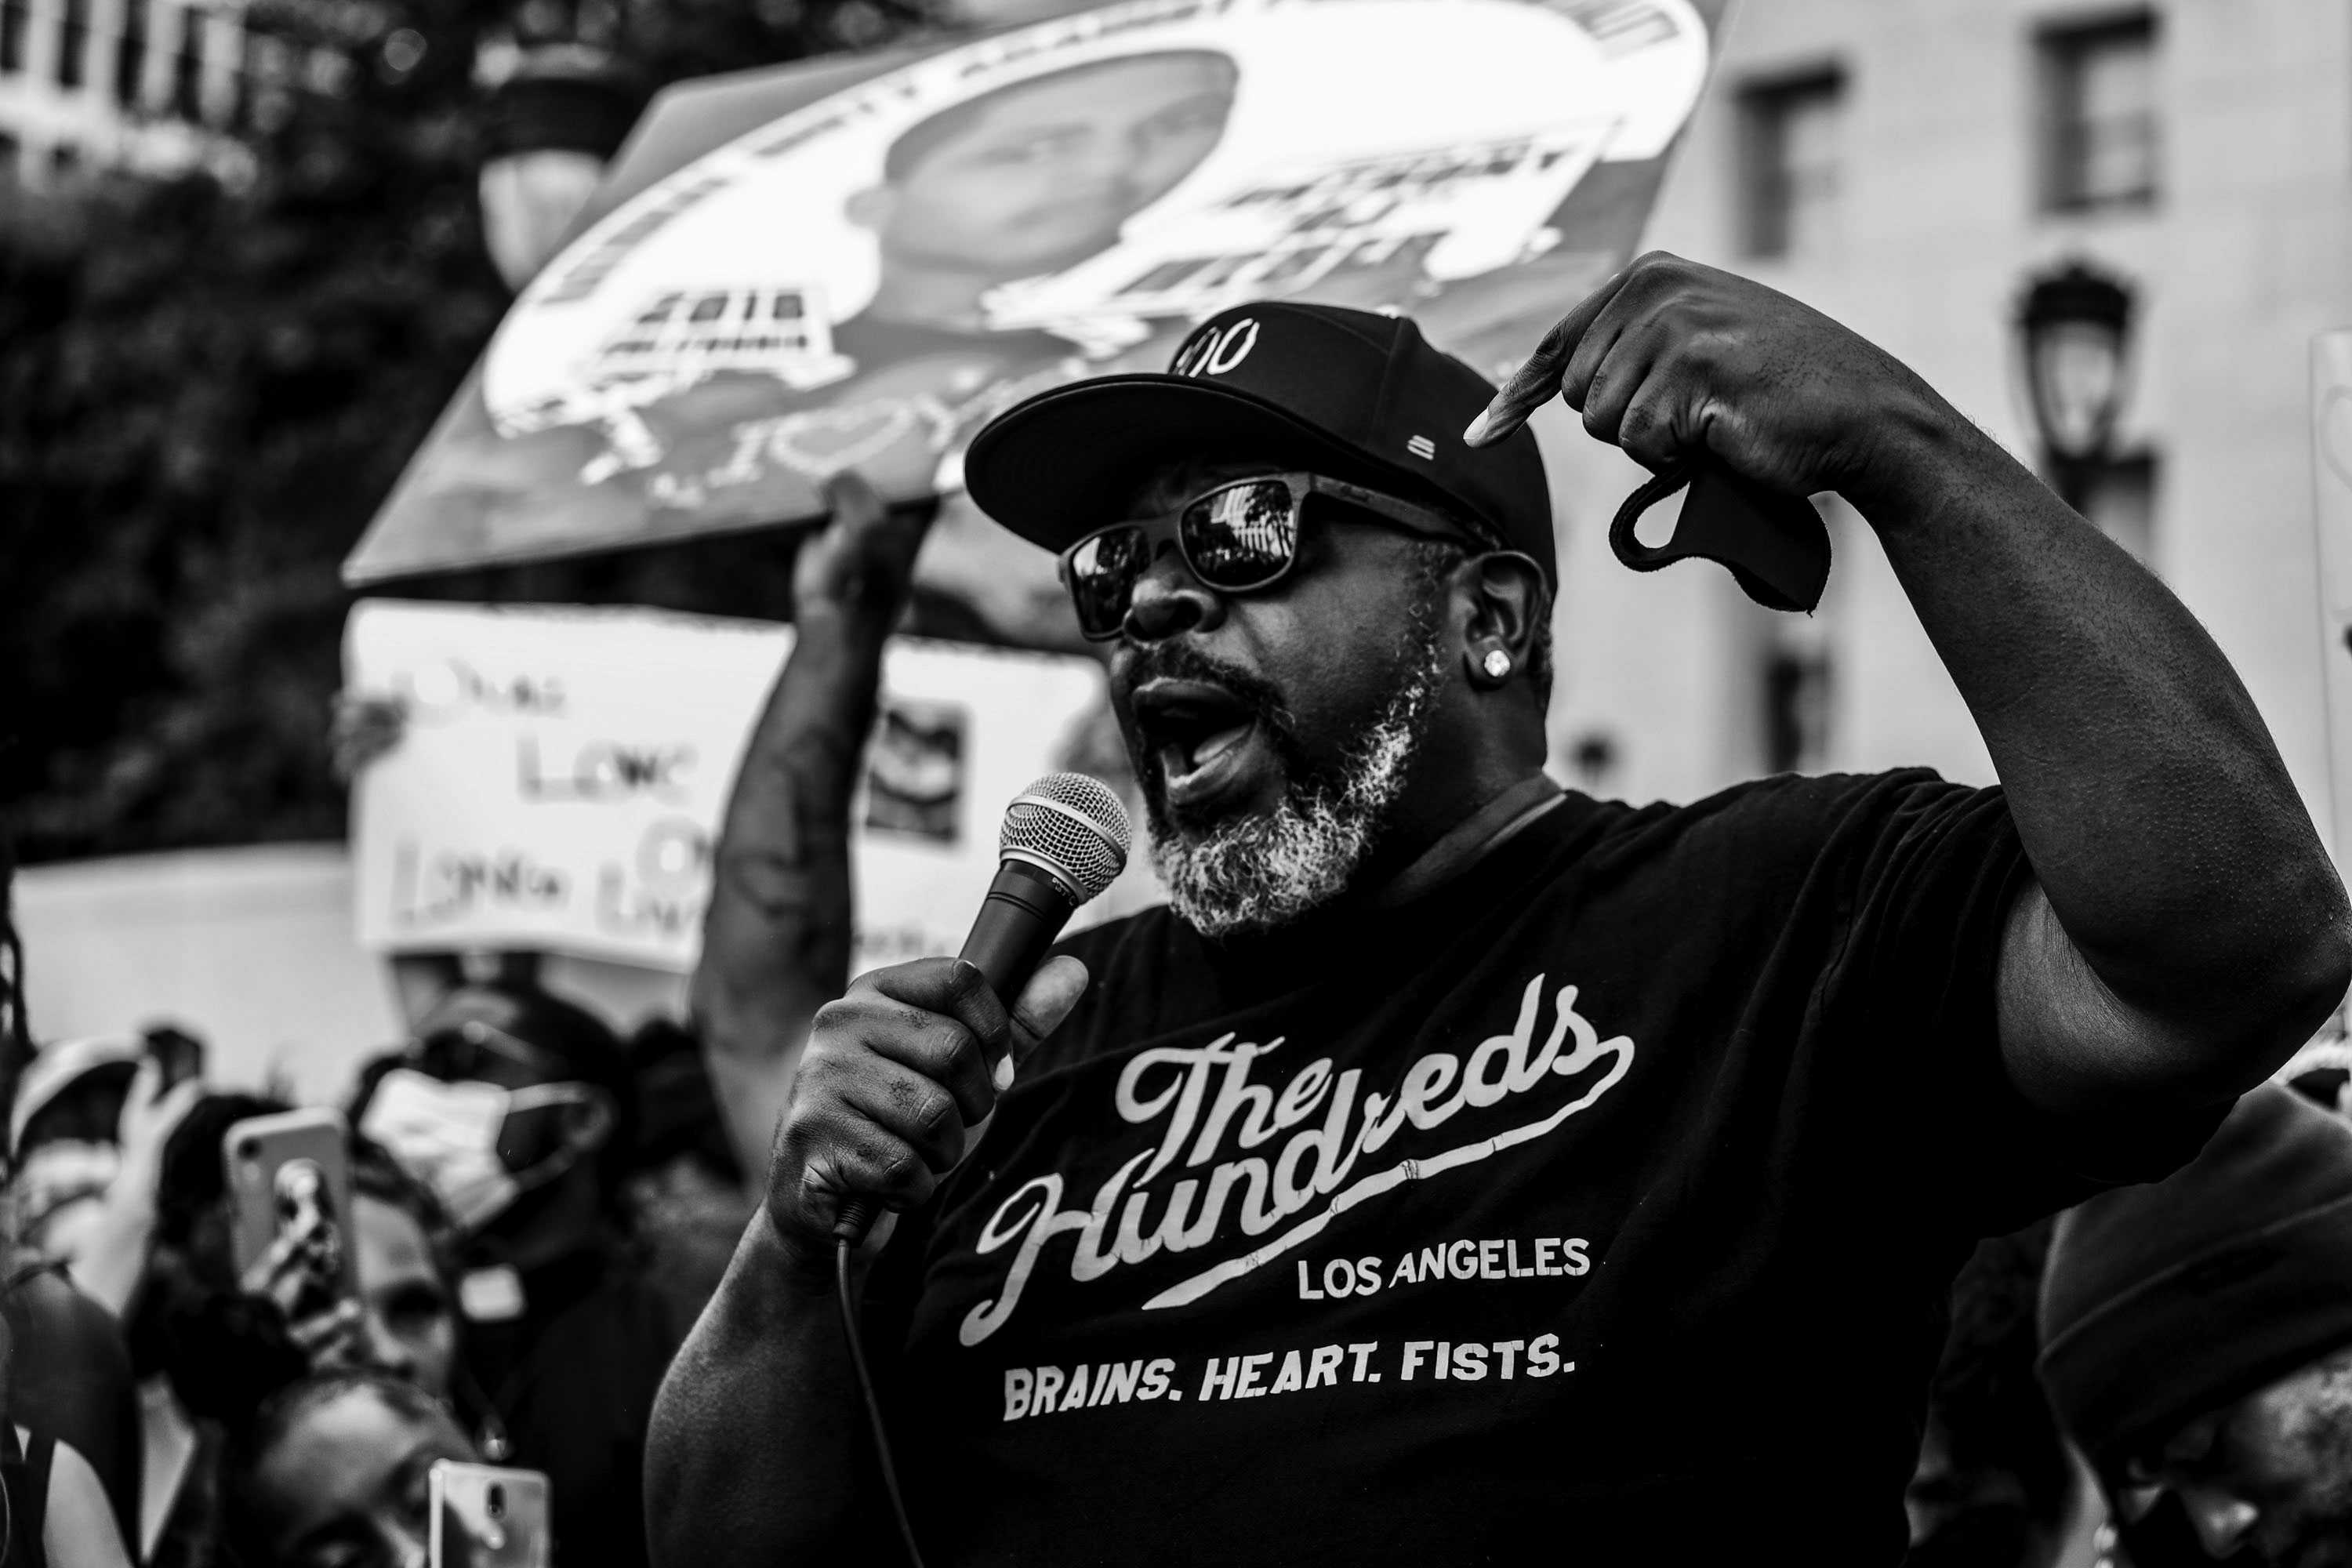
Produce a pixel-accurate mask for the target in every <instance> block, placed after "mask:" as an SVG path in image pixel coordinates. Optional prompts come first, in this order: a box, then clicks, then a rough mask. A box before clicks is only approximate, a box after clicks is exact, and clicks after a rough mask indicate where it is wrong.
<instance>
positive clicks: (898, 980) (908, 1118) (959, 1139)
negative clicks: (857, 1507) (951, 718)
mask: <svg viewBox="0 0 2352 1568" xmlns="http://www.w3.org/2000/svg"><path fill="white" fill-rule="evenodd" d="M999 844H1000V847H1001V848H1002V850H1003V857H1004V858H1003V864H1002V865H1001V866H1000V867H999V868H998V870H997V874H996V879H995V881H994V882H993V883H992V885H991V887H990V889H989V893H988V898H987V900H986V901H985V902H984V903H983V904H982V909H981V912H980V915H979V917H978V918H977V919H976V920H975V921H973V923H972V930H971V937H970V938H969V939H968V940H967V941H966V942H965V943H964V950H963V954H962V956H961V957H959V958H924V959H917V960H915V961H914V962H912V963H900V964H893V965H891V966H890V967H888V968H886V969H877V970H876V971H874V972H873V973H868V974H864V975H861V976H859V977H858V978H857V979H856V981H854V982H852V983H851V984H850V987H849V990H848V993H847V994H845V995H844V996H842V997H841V998H840V999H839V1000H837V1001H835V1002H831V1003H828V1004H826V1005H824V1007H822V1008H820V1009H818V1011H817V1015H816V1018H815V1021H814V1025H813V1026H811V1028H810V1031H809V1042H808V1047H807V1050H806V1052H805V1053H804V1055H803V1058H802V1061H801V1069H800V1075H799V1078H798V1079H797V1081H796V1082H795V1083H794V1085H793V1099H792V1103H791V1105H790V1106H789V1107H788V1108H787V1109H786V1110H785V1112H784V1119H783V1122H782V1126H781V1127H780V1128H779V1130H778V1131H777V1136H776V1143H775V1152H774V1155H773V1158H772V1163H771V1165H770V1168H769V1174H768V1198H767V1203H768V1210H769V1215H770V1217H771V1219H772V1222H773V1223H774V1225H775V1227H776V1230H777V1233H778V1235H779V1236H780V1237H782V1239H783V1240H785V1241H786V1242H787V1243H788V1244H790V1245H791V1246H792V1247H793V1250H794V1251H795V1252H796V1253H798V1254H800V1255H801V1256H803V1258H806V1260H807V1261H808V1264H809V1265H810V1267H811V1269H812V1271H814V1269H815V1268H817V1267H818V1266H819V1265H820V1264H821V1263H822V1262H823V1261H825V1260H829V1258H830V1256H831V1253H832V1249H833V1244H834V1241H835V1237H843V1236H847V1237H858V1236H861V1235H862V1236H863V1237H864V1241H865V1247H866V1250H867V1251H871V1250H873V1249H875V1248H877V1247H879V1246H880V1245H881V1243H882V1241H883V1240H884V1239H885V1238H886V1237H887V1235H888V1232H889V1227H890V1218H889V1216H888V1215H883V1216H882V1218H881V1223H879V1224H877V1225H874V1226H872V1228H871V1229H870V1230H868V1229H867V1228H866V1221H867V1220H869V1219H871V1218H872V1217H873V1215H874V1214H875V1212H876V1210H877V1208H882V1209H890V1210H899V1209H905V1208H909V1207H912V1206H914V1205H918V1204H920V1203H921V1202H923V1201H924V1200H925V1199H926V1198H928V1197H929V1195H930V1193H931V1189H932V1188H933V1187H934V1186H935V1185H936V1184H938V1182H939V1179H940V1177H942V1176H944V1175H946V1174H947V1173H949V1172H950V1171H951V1170H953V1169H954V1168H955V1167H956V1165H957V1164H958V1163H960V1162H961V1160H962V1158H963V1156H964V1154H965V1152H967V1151H968V1150H969V1149H970V1148H971V1145H972V1144H973V1143H975V1142H978V1139H979V1134H980V1132H981V1131H982V1128H983V1126H984V1124H985V1123H986V1121H987V1120H988V1117H989V1116H990V1114H991V1113H992V1111H993V1110H995V1108H996V1099H997V1096H998V1095H999V1094H1000V1093H1001V1092H1002V1091H1003V1089H1004V1088H1005V1087H1006V1086H1007V1085H1009V1084H1010V1083H1011V1081H1012V1069H1013V1064H1015V1063H1017V1062H1018V1061H1020V1060H1022V1059H1023V1058H1025V1057H1026V1056H1027V1055H1028V1054H1029V1052H1030V1051H1031V1050H1032V1049H1034V1047H1035V1046H1036V1044H1037V1042H1038V1041H1040V1040H1042V1039H1044V1038H1045V1037H1046V1036H1047V1035H1049V1034H1051V1033H1052V1032H1053V1031H1054V1029H1055V1026H1058V1025H1059V1024H1060V1023H1061V1021H1062V1020H1063V1018H1065V1017H1066V1016H1068V1014H1069V1012H1070V1009H1071V1008H1072V1007H1074V1006H1076V1005H1077V1000H1078V998H1079V996H1080V995H1081V994H1084V992H1085V990H1086V986H1087V973H1086V967H1085V966H1084V965H1083V964H1081V963H1078V962H1077V961H1076V959H1071V958H1058V959H1055V960H1053V961H1052V962H1050V963H1043V964H1042V965H1041V964H1040V962H1039V961H1040V960H1041V959H1043V958H1044V957H1045V951H1046V949H1047V948H1048V947H1050V946H1051V945H1052V944H1053V942H1054V939H1055V937H1056V936H1057V935H1058V934H1059V933H1060V931H1061V929H1062V926H1063V923H1064V922H1065V921H1067V920H1068V919H1069V917H1070V916H1071V915H1072V914H1073V913H1075V912H1076V910H1077V908H1078V906H1079V905H1081V904H1083V903H1085V902H1086V901H1087V900H1089V899H1092V898H1094V897H1096V896H1097V894H1099V893H1100V892H1101V891H1102V890H1103V889H1105V888H1107V887H1108V886H1109V885H1110V883H1111V880H1112V879H1113V878H1115V877H1117V876H1118V872H1119V870H1120V868H1122V867H1123V866H1124V865H1125V864H1126V859H1127V847H1128V825H1127V816H1126V813H1125V812H1124V811H1123V810H1122V809H1121V808H1120V806H1119V804H1118V798H1117V797H1116V796H1115V795H1112V794H1111V792H1110V791H1109V790H1108V789H1107V788H1105V787H1104V786H1103V785H1102V784H1098V783H1097V782H1096V781H1095V780H1093V779H1090V778H1087V777H1085V776H1084V775H1082V774H1076V773H1055V774H1050V775H1048V776H1047V777H1045V778H1043V779H1040V780H1038V781H1037V782H1036V783H1035V784H1031V785H1030V786H1029V787H1028V788H1027V789H1025V790H1024V791H1023V792H1022V793H1021V795H1020V796H1019V797H1018V798H1016V799H1015V800H1014V801H1013V805H1012V806H1011V808H1010V809H1009V810H1008V811H1007V812H1006V814H1005V818H1004V827H1003V833H1002V835H1001V836H1000V838H999Z"/></svg>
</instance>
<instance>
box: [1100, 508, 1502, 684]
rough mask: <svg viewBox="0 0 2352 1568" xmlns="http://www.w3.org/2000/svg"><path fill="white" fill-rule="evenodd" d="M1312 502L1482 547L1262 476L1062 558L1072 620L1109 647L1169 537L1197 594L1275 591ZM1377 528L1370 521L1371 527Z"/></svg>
mask: <svg viewBox="0 0 2352 1568" xmlns="http://www.w3.org/2000/svg"><path fill="white" fill-rule="evenodd" d="M1310 495H1326V496H1329V497H1330V498H1331V499H1332V500H1339V501H1345V502H1346V503H1347V504H1348V505H1349V506H1351V507H1354V508H1355V509H1356V510H1359V511H1360V512H1365V513H1368V514H1370V515H1369V516H1368V517H1367V519H1366V520H1365V521H1374V522H1375V526H1386V527H1390V528H1393V529H1395V530H1396V531H1398V532H1400V533H1410V534H1412V535H1414V536H1416V537H1418V538H1422V539H1437V540H1443V541H1444V542H1447V543H1449V544H1459V545H1461V546H1463V547H1464V548H1465V549H1484V548H1486V545H1485V544H1484V543H1483V542H1481V541H1478V540H1475V539H1472V538H1470V537H1468V536H1467V535H1466V534H1465V532H1464V531H1463V530H1462V528H1461V527H1460V526H1459V525H1457V524H1455V523H1454V522H1453V521H1451V520H1449V519H1448V518H1447V517H1446V516H1445V515H1444V513H1442V512H1438V511H1434V510H1431V509H1430V508H1428V507H1423V506H1415V505H1414V504H1413V503H1412V502H1411V501H1403V500H1397V499H1396V498H1395V497H1393V496H1384V495H1382V494H1381V493H1380V492H1379V491H1378V490H1368V489H1363V488H1362V487H1361V486H1359V485H1350V484H1345V483H1343V482H1341V481H1340V480H1338V479H1325V478H1324V477H1323V476H1322V475H1320V474H1305V473H1293V474H1264V475H1260V476H1259V477H1257V478H1255V479H1235V480H1234V481H1232V482H1231V483H1229V484H1222V485H1219V486H1217V487H1216V488H1215V489H1211V490H1203V491H1202V493H1201V494H1199V495H1197V496H1194V497H1193V498H1192V500H1189V501H1187V502H1185V503H1184V504H1183V505H1182V506H1181V507H1179V508H1178V509H1177V510H1175V511H1173V512H1171V513H1169V514H1168V515H1167V516H1165V517H1155V518H1146V519H1143V520H1140V521H1134V522H1115V523H1112V524H1111V525H1110V526H1109V527H1108V528H1099V529H1097V530H1096V531H1094V532H1092V533H1089V534H1087V536H1086V537H1085V538H1084V539H1081V540H1079V541H1078V542H1076V544H1073V545H1071V546H1070V547H1069V548H1068V549H1067V550H1065V551H1063V552H1062V565H1061V572H1062V586H1064V587H1065V588H1067V589H1068V590H1069V591H1070V603H1071V604H1072V605H1075V606H1076V609H1077V612H1078V629H1079V630H1080V631H1081V632H1083V633H1085V634H1086V636H1087V639H1088V640H1089V641H1092V642H1108V641H1109V640H1110V639H1111V638H1113V637H1117V636H1118V634H1119V628H1120V627H1121V626H1124V625H1125V624H1126V621H1127V612H1128V607H1129V605H1131V604H1132V603H1133V602H1134V598H1135V584H1137V582H1139V580H1140V579H1141V578H1142V576H1143V574H1144V573H1145V572H1146V571H1148V570H1150V566H1151V562H1152V558H1153V557H1154V556H1156V555H1157V554H1159V552H1160V546H1161V545H1162V544H1165V543H1166V542H1168V541H1169V540H1171V539H1173V540H1174V541H1175V542H1176V548H1177V550H1178V551H1179V552H1181V554H1182V555H1183V557H1184V564H1185V565H1186V566H1189V567H1190V568H1192V575H1193V576H1194V577H1197V578H1198V579H1200V581H1201V584H1202V586H1203V587H1207V588H1213V589H1214V590H1216V591H1217V592H1218V593H1220V594H1252V593H1255V592H1257V591H1258V590H1260V589H1262V588H1271V587H1272V586H1274V584H1276V583H1279V582H1281V581H1282V580H1283V578H1285V577H1286V576H1288V575H1289V574H1290V569H1291V568H1292V567H1293V566H1295V565H1297V563H1298V524H1299V515H1300V513H1301V511H1302V510H1304V508H1305V507H1306V504H1307V497H1308V496H1310ZM1375 520H1376V521H1375Z"/></svg>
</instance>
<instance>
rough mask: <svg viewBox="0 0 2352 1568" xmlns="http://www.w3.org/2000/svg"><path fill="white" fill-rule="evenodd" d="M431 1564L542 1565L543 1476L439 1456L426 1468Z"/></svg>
mask: <svg viewBox="0 0 2352 1568" xmlns="http://www.w3.org/2000/svg"><path fill="white" fill-rule="evenodd" d="M428 1477H429V1479H428V1484H429V1486H430V1488H431V1509H432V1521H433V1522H432V1530H431V1535H430V1540H429V1541H428V1542H427V1544H428V1545H429V1546H430V1548H431V1550H432V1556H431V1558H430V1561H431V1563H432V1565H433V1568H547V1561H548V1551H547V1478H546V1477H545V1476H543V1475H541V1474H540V1472H539V1471H537V1470H512V1469H508V1468H504V1467H502V1466H499V1465H467V1464H460V1463H459V1462H458V1461H457V1460H455V1459H439V1460H436V1461H435V1462H434V1466H433V1468H432V1470H431V1471H430V1472H428Z"/></svg>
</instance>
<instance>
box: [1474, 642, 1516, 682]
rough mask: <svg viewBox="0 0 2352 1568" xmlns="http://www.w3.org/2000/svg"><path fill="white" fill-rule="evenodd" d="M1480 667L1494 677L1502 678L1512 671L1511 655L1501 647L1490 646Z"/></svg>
mask: <svg viewBox="0 0 2352 1568" xmlns="http://www.w3.org/2000/svg"><path fill="white" fill-rule="evenodd" d="M1480 668H1483V669H1484V670H1486V673H1487V675H1488V676H1490V677H1491V678H1493V679H1496V680H1500V679H1503V677H1505V676H1507V675H1508V674H1510V673H1511V656H1510V655H1509V654H1507V653H1505V652H1504V651H1503V650H1502V649H1501V648H1490V649H1488V650H1487V653H1486V659H1485V661H1484V662H1483V663H1482V664H1481V665H1480Z"/></svg>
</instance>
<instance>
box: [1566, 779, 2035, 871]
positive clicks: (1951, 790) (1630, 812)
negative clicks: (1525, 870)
mask: <svg viewBox="0 0 2352 1568" xmlns="http://www.w3.org/2000/svg"><path fill="white" fill-rule="evenodd" d="M1999 803H2000V790H1999V789H1998V787H1995V788H1992V789H1978V788H1973V787H1971V786H1969V785H1966V784H1954V783H1952V782H1951V781H1950V780H1948V779H1946V778H1945V777H1944V776H1943V775H1942V774H1940V773H1937V772H1936V771H1935V770H1934V769H1932V768H1924V767H1912V768H1891V769H1887V770H1885V771H1882V772H1878V773H1773V774H1770V775H1769V776H1767V777H1764V778H1756V779H1745V780H1742V781H1741V782H1739V783H1738V784H1731V785H1729V786H1727V787H1726V788H1724V789H1719V790H1717V791H1716V792H1714V793H1713V794H1711V795H1702V796H1700V797H1699V798H1698V799H1696V800H1693V801H1687V802H1683V803H1679V804H1675V803H1668V802H1658V803H1654V804H1652V805H1644V806H1633V807H1626V808H1623V809H1622V812H1621V814H1620V815H1619V816H1616V817H1615V818H1614V819H1612V821H1611V822H1610V823H1609V824H1608V826H1607V827H1606V828H1605V830H1604V831H1603V832H1602V834H1601V837H1600V838H1599V840H1598V842H1597V843H1596V844H1595V845H1594V846H1593V847H1594V849H1595V850H1596V851H1597V852H1600V853H1603V854H1605V853H1608V852H1610V851H1611V850H1617V851H1621V852H1631V851H1641V850H1648V851H1659V850H1667V849H1672V848H1675V847H1689V848H1691V849H1693V850H1695V851H1697V852H1700V853H1717V852H1731V853H1741V854H1748V855H1757V854H1760V855H1764V856H1767V857H1770V858H1785V857H1787V856H1790V855H1795V856H1806V855H1810V854H1813V853H1818V852H1819V851H1820V850H1821V849H1822V847H1825V846H1826V845H1827V844H1828V843H1830V842H1831V841H1832V839H1834V838H1836V837H1838V836H1840V835H1841V834H1851V833H1853V832H1856V831H1865V832H1866V831H1872V830H1877V829H1884V828H1888V827H1899V826H1904V825H1906V824H1907V823H1909V822H1911V821H1913V820H1915V819H1916V818H1917V817H1919V816H1922V815H1923V814H1927V815H1933V814H1937V813H1940V812H1948V811H1951V810H1954V809H1960V808H1964V807H1966V806H1968V805H1979V804H1980V805H1993V806H1998V805H1999Z"/></svg>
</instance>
